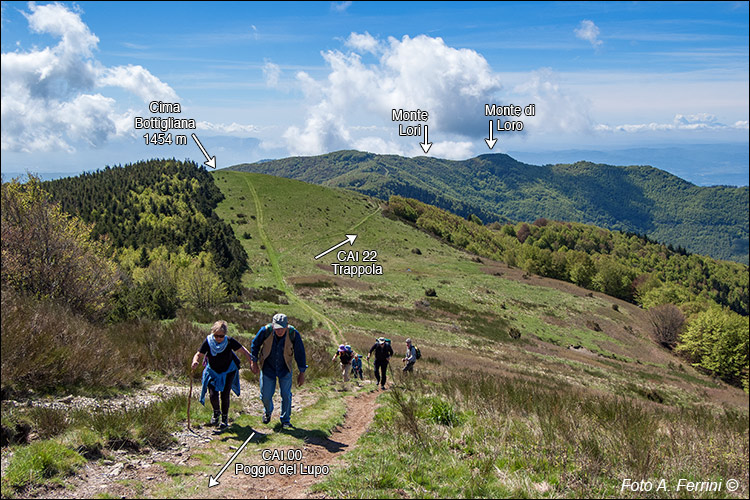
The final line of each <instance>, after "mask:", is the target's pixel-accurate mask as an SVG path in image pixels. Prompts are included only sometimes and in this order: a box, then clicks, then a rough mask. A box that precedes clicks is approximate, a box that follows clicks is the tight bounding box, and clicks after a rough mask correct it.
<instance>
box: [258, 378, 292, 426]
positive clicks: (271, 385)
mask: <svg viewBox="0 0 750 500" xmlns="http://www.w3.org/2000/svg"><path fill="white" fill-rule="evenodd" d="M278 379H279V391H280V392H281V423H282V424H288V423H289V419H290V418H291V416H292V373H291V372H287V374H286V375H283V376H281V377H278ZM274 392H276V377H268V376H266V375H265V374H264V373H263V372H262V371H261V372H260V399H261V400H262V401H263V406H264V407H265V409H266V415H271V414H272V413H273V394H274Z"/></svg>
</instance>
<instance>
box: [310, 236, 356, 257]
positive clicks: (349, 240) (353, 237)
mask: <svg viewBox="0 0 750 500" xmlns="http://www.w3.org/2000/svg"><path fill="white" fill-rule="evenodd" d="M356 239H357V235H356V234H347V235H346V239H345V240H344V241H342V242H341V243H339V244H338V245H333V246H332V247H331V248H329V249H328V250H326V251H325V252H323V253H319V254H318V255H316V256H315V258H316V259H319V258H321V257H322V256H324V255H325V254H327V253H328V252H333V251H334V250H336V249H337V248H338V247H340V246H341V245H344V244H346V242H349V244H350V245H354V240H356Z"/></svg>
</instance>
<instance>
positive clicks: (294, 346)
mask: <svg viewBox="0 0 750 500" xmlns="http://www.w3.org/2000/svg"><path fill="white" fill-rule="evenodd" d="M250 358H251V359H252V361H251V363H250V369H251V370H252V371H253V373H255V374H256V375H257V374H258V372H260V399H261V400H262V401H263V407H264V408H265V412H264V414H263V423H264V424H267V423H268V422H270V421H271V414H272V413H273V395H274V393H275V392H276V379H277V378H278V379H279V392H281V428H282V429H286V428H291V427H293V426H292V424H291V421H290V418H291V416H292V368H293V365H294V363H293V362H296V364H297V369H298V370H299V374H298V375H297V385H299V386H301V385H302V384H304V383H305V370H306V369H307V364H306V358H305V346H304V344H303V343H302V338H301V335H300V333H299V332H298V331H297V329H296V328H294V327H293V326H292V325H290V324H289V323H288V320H287V317H286V315H285V314H281V313H279V314H276V315H274V317H273V320H272V321H271V323H269V324H267V325H265V326H264V327H262V328H261V329H260V330H258V333H257V334H256V335H255V338H254V339H253V343H252V346H251V348H250Z"/></svg>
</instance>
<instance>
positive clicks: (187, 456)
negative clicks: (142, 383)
mask: <svg viewBox="0 0 750 500" xmlns="http://www.w3.org/2000/svg"><path fill="white" fill-rule="evenodd" d="M377 396H378V392H377V391H373V392H369V393H365V394H359V395H352V396H348V397H347V398H345V401H346V415H345V420H344V423H343V424H342V425H341V426H340V427H338V428H337V429H336V430H334V432H333V433H332V434H331V436H329V437H327V438H324V437H322V436H317V435H314V434H313V433H308V432H307V431H305V430H303V429H296V430H292V431H284V432H288V433H289V434H291V435H292V436H298V437H299V438H300V444H301V446H296V447H284V448H273V447H271V446H264V445H263V443H262V442H259V441H260V440H262V436H263V434H262V433H264V432H266V433H268V432H273V431H270V428H269V427H266V426H263V427H259V428H258V429H255V431H256V432H257V434H256V437H254V438H253V439H252V440H251V441H250V443H249V444H248V446H247V447H246V448H245V449H244V450H243V451H242V453H240V455H239V456H238V457H237V459H236V460H235V462H234V463H233V464H231V465H230V466H229V467H228V468H227V470H226V471H225V472H224V474H223V475H222V476H221V478H220V484H219V485H218V486H215V487H213V488H211V489H209V488H208V475H206V474H203V473H196V475H185V476H183V480H182V481H181V482H182V484H183V488H182V489H180V490H178V491H175V490H172V493H171V494H172V495H176V496H177V497H179V498H311V497H312V498H316V497H317V498H322V496H321V495H312V494H311V493H310V491H309V489H310V487H311V486H312V485H313V484H315V483H317V482H319V481H322V480H324V479H325V476H323V475H320V476H318V477H317V478H316V477H314V476H313V475H302V474H300V466H301V465H304V466H305V467H306V468H308V470H309V468H311V467H313V466H316V465H317V466H324V465H326V466H328V467H329V468H330V469H331V470H333V468H334V467H336V466H339V465H341V458H342V457H343V456H344V455H345V454H346V453H347V452H349V451H351V450H352V449H353V448H354V446H355V444H356V442H357V440H358V439H359V437H360V436H361V435H362V434H364V432H365V431H367V429H368V428H369V426H370V424H371V423H372V419H373V417H374V415H375V409H376V405H375V399H376V397H377ZM310 402H312V400H310ZM174 436H175V438H176V439H177V443H176V444H175V445H174V446H172V447H171V448H170V449H168V450H160V451H156V450H154V451H151V452H147V453H146V454H144V453H143V450H141V452H140V453H133V452H129V451H127V450H121V451H117V452H114V455H113V456H112V457H111V460H104V461H102V460H99V461H92V462H89V463H88V464H86V465H85V466H84V467H83V469H81V470H80V471H79V472H78V473H77V474H76V475H75V476H73V477H70V478H68V479H66V480H65V487H64V488H60V487H54V486H53V487H51V488H41V489H38V490H35V491H28V492H26V495H27V496H28V497H30V498H93V497H95V496H101V495H106V496H108V497H120V498H135V497H139V498H158V497H161V496H163V494H164V493H163V491H164V490H163V489H162V488H163V486H164V484H166V483H172V478H170V476H169V471H167V470H166V468H165V467H164V465H162V464H164V463H168V464H173V465H177V466H200V465H201V460H200V455H201V453H202V452H204V451H206V450H208V449H210V447H213V445H212V442H213V441H215V440H216V439H225V436H227V434H220V435H217V434H215V433H214V429H212V428H209V427H199V428H197V429H195V432H193V433H191V432H188V431H187V430H182V431H180V432H177V433H175V434H174ZM300 447H301V449H302V460H301V461H283V462H282V461H279V460H272V461H268V462H264V461H263V459H262V455H261V450H263V449H270V450H277V449H278V450H282V449H283V450H285V451H286V450H287V449H300ZM232 449H235V450H236V449H237V447H236V446H234V447H231V448H230V451H228V452H227V455H226V459H229V457H230V456H231V453H232V451H231V450H232ZM237 462H241V463H243V464H245V465H262V464H264V463H266V464H268V465H273V466H275V467H276V470H278V469H279V466H280V465H281V464H282V463H287V464H295V463H296V464H297V473H296V474H294V475H286V476H282V475H279V474H275V475H267V476H266V477H263V478H253V477H252V476H249V475H244V474H243V475H239V476H237V475H235V474H234V472H235V468H234V464H235V463H237ZM224 463H225V462H222V463H221V464H214V465H215V466H216V467H215V470H213V471H212V474H216V473H217V472H218V470H219V469H220V468H221V466H222V465H224Z"/></svg>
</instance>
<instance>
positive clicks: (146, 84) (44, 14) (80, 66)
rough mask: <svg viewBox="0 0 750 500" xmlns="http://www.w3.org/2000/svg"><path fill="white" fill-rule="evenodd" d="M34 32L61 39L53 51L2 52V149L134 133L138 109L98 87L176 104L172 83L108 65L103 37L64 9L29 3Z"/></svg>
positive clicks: (50, 147) (46, 147) (91, 142)
mask: <svg viewBox="0 0 750 500" xmlns="http://www.w3.org/2000/svg"><path fill="white" fill-rule="evenodd" d="M24 16H25V17H26V19H27V20H28V23H29V28H30V30H31V31H33V32H36V33H40V34H47V35H52V36H54V37H57V38H59V39H60V41H59V42H58V43H57V45H55V46H53V47H44V48H41V49H37V48H35V49H32V50H30V51H26V52H21V51H16V52H6V53H2V56H1V61H2V63H1V66H2V75H3V77H2V106H1V107H2V141H1V147H2V150H3V151H23V152H31V151H54V150H62V151H68V152H72V151H75V149H76V148H75V146H76V144H84V145H88V146H92V147H99V146H102V145H103V144H104V143H106V142H107V140H108V139H109V138H111V137H114V136H120V135H124V134H127V133H132V130H131V127H132V116H133V114H134V112H133V111H132V110H127V111H124V112H123V111H118V109H117V102H116V101H115V100H114V99H113V98H111V97H106V96H104V95H102V94H99V93H93V92H92V91H93V90H94V89H98V88H102V87H118V88H122V89H124V90H126V91H127V92H130V93H132V94H134V95H136V96H138V97H140V98H141V99H142V100H144V101H146V102H147V101H150V100H176V99H177V94H176V93H175V92H174V90H172V88H171V87H169V85H167V84H166V83H164V82H162V81H161V80H159V79H158V78H157V77H155V76H154V75H152V74H151V73H150V72H149V71H148V70H146V69H145V68H143V67H141V66H132V65H129V66H117V67H112V68H107V67H104V66H103V65H102V64H101V63H99V61H97V60H96V59H95V58H94V52H95V50H96V48H97V45H98V43H99V39H98V38H97V37H96V35H94V34H93V33H92V32H91V31H90V30H89V28H88V27H87V26H86V24H85V23H84V22H83V21H82V20H81V16H80V14H79V13H77V12H73V11H71V10H70V9H68V8H66V7H65V6H63V5H61V4H46V5H37V4H35V3H33V2H31V3H29V12H26V13H24Z"/></svg>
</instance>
